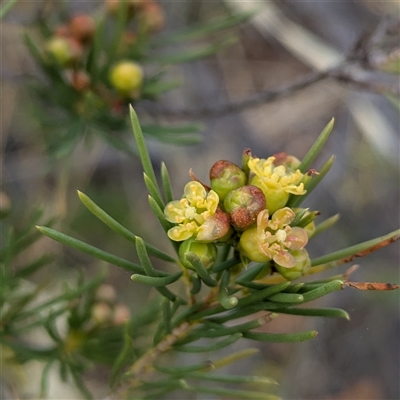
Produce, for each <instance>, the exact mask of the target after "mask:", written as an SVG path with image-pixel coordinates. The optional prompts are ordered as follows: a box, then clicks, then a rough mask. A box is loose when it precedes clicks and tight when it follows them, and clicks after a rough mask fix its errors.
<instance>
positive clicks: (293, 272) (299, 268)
mask: <svg viewBox="0 0 400 400" xmlns="http://www.w3.org/2000/svg"><path fill="white" fill-rule="evenodd" d="M290 254H291V255H292V256H293V257H294V259H295V262H296V264H295V266H294V267H291V268H285V267H282V266H281V265H278V264H275V269H276V270H277V271H278V272H279V273H280V274H281V275H282V276H283V277H284V278H285V279H287V280H288V281H293V280H295V279H297V278H300V276H303V275H304V274H305V273H306V272H307V271H308V270H309V269H310V268H311V260H310V257H309V255H308V253H307V250H305V249H300V250H293V251H291V252H290Z"/></svg>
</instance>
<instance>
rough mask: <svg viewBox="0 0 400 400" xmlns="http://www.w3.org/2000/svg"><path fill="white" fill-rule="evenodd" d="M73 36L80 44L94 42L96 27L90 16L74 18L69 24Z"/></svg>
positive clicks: (83, 15) (84, 15)
mask: <svg viewBox="0 0 400 400" xmlns="http://www.w3.org/2000/svg"><path fill="white" fill-rule="evenodd" d="M69 30H70V32H71V36H72V37H73V38H74V39H76V40H77V41H78V42H81V43H87V42H89V41H90V40H92V38H93V36H94V33H95V30H96V25H95V23H94V19H93V18H92V17H91V16H90V15H86V14H82V15H77V16H76V17H74V18H72V19H71V21H70V23H69Z"/></svg>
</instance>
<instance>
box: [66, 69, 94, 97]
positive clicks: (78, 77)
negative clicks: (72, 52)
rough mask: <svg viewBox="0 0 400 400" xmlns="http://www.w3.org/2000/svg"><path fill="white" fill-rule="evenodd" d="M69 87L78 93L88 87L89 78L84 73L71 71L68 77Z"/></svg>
mask: <svg viewBox="0 0 400 400" xmlns="http://www.w3.org/2000/svg"><path fill="white" fill-rule="evenodd" d="M70 82H71V86H72V87H73V88H74V89H75V90H77V91H78V92H82V91H84V90H86V89H88V88H89V87H90V76H89V75H88V74H87V73H86V72H85V71H75V70H74V71H72V73H71V75H70Z"/></svg>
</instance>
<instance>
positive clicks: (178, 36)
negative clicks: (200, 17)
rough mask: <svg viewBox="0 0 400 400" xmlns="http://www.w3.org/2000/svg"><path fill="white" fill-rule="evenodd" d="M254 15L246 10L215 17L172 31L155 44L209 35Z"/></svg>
mask: <svg viewBox="0 0 400 400" xmlns="http://www.w3.org/2000/svg"><path fill="white" fill-rule="evenodd" d="M253 15H254V11H253V10H252V11H251V12H249V11H246V12H242V13H238V14H234V15H229V16H223V17H222V18H221V17H219V18H215V19H214V20H211V21H209V22H207V23H202V24H199V25H198V26H194V27H190V28H188V29H184V30H182V31H181V32H177V33H172V34H170V35H166V36H165V37H161V38H157V40H154V45H155V46H164V45H166V44H176V43H179V42H183V41H187V40H193V39H200V38H202V37H204V36H206V35H209V34H210V33H214V32H218V31H221V30H223V29H227V28H230V27H232V26H235V25H237V24H239V23H241V22H243V21H246V20H247V19H249V18H251V17H252V16H253Z"/></svg>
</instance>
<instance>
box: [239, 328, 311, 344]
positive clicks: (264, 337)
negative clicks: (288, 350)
mask: <svg viewBox="0 0 400 400" xmlns="http://www.w3.org/2000/svg"><path fill="white" fill-rule="evenodd" d="M317 335H318V332H317V331H307V332H300V333H260V332H245V333H244V334H243V336H244V337H245V338H247V339H252V340H257V341H259V342H275V343H285V342H304V341H305V340H310V339H314V338H315V337H316V336H317Z"/></svg>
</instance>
